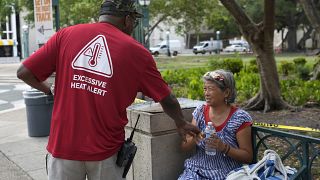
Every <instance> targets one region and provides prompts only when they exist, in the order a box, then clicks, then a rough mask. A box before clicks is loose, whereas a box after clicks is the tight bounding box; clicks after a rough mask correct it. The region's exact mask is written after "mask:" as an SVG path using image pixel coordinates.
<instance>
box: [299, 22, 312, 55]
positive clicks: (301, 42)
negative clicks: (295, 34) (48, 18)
mask: <svg viewBox="0 0 320 180" xmlns="http://www.w3.org/2000/svg"><path fill="white" fill-rule="evenodd" d="M312 31H313V28H312V27H307V31H306V32H304V33H303V36H302V38H301V39H300V40H299V42H298V49H300V50H305V49H306V41H307V39H310V38H311V36H310V34H311V33H312Z"/></svg>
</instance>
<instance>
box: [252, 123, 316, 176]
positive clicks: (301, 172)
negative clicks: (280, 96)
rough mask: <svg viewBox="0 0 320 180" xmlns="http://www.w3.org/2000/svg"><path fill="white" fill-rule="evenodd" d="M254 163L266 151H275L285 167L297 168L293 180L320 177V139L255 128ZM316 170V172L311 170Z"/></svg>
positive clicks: (253, 129)
mask: <svg viewBox="0 0 320 180" xmlns="http://www.w3.org/2000/svg"><path fill="white" fill-rule="evenodd" d="M252 137H253V153H254V158H253V159H254V162H257V160H258V159H259V157H260V159H261V157H262V156H263V152H264V150H266V149H272V150H275V151H276V152H277V153H278V154H279V156H280V157H281V160H282V162H283V163H284V165H287V166H290V167H295V168H296V169H297V170H298V172H297V173H296V174H295V175H294V177H293V179H302V180H311V179H313V178H315V177H320V165H319V163H318V161H320V160H319V159H320V139H318V138H313V137H309V136H304V135H298V134H294V133H289V132H284V131H278V130H274V129H268V128H263V127H256V126H253V128H252ZM312 169H313V171H314V169H316V170H317V171H316V172H311V170H312Z"/></svg>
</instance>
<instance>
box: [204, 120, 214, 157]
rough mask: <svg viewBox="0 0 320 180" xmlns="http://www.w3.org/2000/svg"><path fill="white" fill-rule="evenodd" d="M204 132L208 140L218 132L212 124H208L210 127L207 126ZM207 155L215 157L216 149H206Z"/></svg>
mask: <svg viewBox="0 0 320 180" xmlns="http://www.w3.org/2000/svg"><path fill="white" fill-rule="evenodd" d="M204 132H205V134H206V138H209V137H210V136H211V134H214V133H216V130H215V129H214V127H213V125H212V122H208V125H207V127H206V129H205V130H204ZM206 154H208V155H211V156H214V155H216V149H214V148H208V147H206Z"/></svg>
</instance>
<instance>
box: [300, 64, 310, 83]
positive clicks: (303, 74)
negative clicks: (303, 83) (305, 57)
mask: <svg viewBox="0 0 320 180" xmlns="http://www.w3.org/2000/svg"><path fill="white" fill-rule="evenodd" d="M297 73H298V76H299V78H300V79H302V80H308V79H309V78H310V70H309V68H308V67H306V66H298V67H297Z"/></svg>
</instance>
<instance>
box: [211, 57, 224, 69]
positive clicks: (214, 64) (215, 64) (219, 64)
mask: <svg viewBox="0 0 320 180" xmlns="http://www.w3.org/2000/svg"><path fill="white" fill-rule="evenodd" d="M208 67H209V69H210V70H216V69H223V68H224V65H223V61H222V60H221V59H219V58H210V59H209V62H208Z"/></svg>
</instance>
